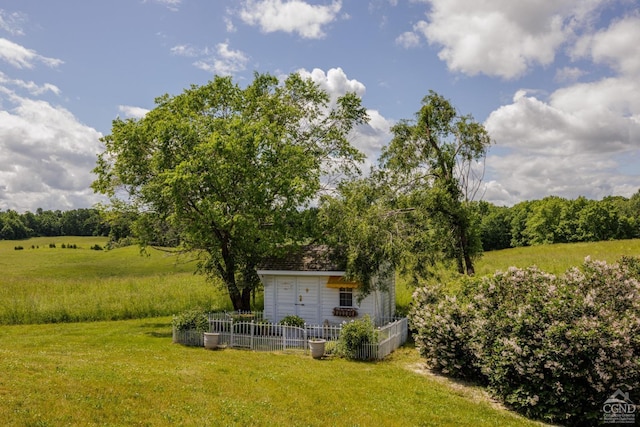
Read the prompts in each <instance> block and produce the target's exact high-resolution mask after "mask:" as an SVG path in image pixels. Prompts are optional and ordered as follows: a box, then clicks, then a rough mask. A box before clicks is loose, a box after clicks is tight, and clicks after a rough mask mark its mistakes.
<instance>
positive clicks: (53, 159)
mask: <svg viewBox="0 0 640 427" xmlns="http://www.w3.org/2000/svg"><path fill="white" fill-rule="evenodd" d="M255 72H259V73H270V74H273V75H277V76H286V75H289V74H290V73H294V72H299V73H301V74H303V75H304V76H307V77H310V78H312V79H313V80H314V81H315V82H317V83H318V84H319V85H320V86H321V87H322V88H324V89H325V90H326V91H327V92H329V93H330V94H331V95H332V96H339V95H341V94H344V93H346V92H347V91H352V92H353V91H355V92H356V93H357V94H358V95H360V96H361V97H362V101H363V105H364V106H365V107H366V108H367V110H368V113H369V117H370V122H369V124H368V125H366V126H363V127H361V128H359V129H358V130H357V132H355V134H354V135H353V143H354V145H356V146H357V147H358V148H360V149H361V150H362V151H363V152H364V153H365V154H366V155H367V164H366V165H365V167H368V166H369V165H372V164H376V161H377V157H378V155H379V153H380V150H381V149H382V147H384V146H385V145H386V144H388V143H389V141H390V139H391V137H392V134H391V131H390V128H391V126H393V124H394V123H397V122H398V121H399V120H403V119H413V118H414V117H415V114H416V112H417V111H418V110H419V109H420V106H421V101H422V99H423V97H425V96H426V95H427V94H428V93H429V91H430V90H433V91H435V92H437V93H438V94H440V95H442V96H444V97H445V98H447V99H449V100H450V101H451V103H452V105H454V106H455V107H456V109H457V110H458V111H459V113H460V114H464V115H466V114H470V115H472V116H473V117H474V118H475V120H477V121H478V122H481V123H483V124H484V126H485V127H486V129H487V130H488V131H489V134H490V136H491V138H492V141H493V143H492V145H491V148H490V150H489V152H488V155H487V158H486V162H485V164H484V180H483V185H482V188H481V191H479V193H478V196H477V197H478V198H482V199H483V200H486V201H489V202H491V203H494V204H496V205H505V206H512V205H514V204H516V203H518V202H521V201H524V200H536V199H541V198H543V197H546V196H550V195H555V196H560V197H565V198H570V199H574V198H577V197H579V196H584V197H587V198H590V199H597V200H600V199H602V198H603V197H606V196H618V195H619V196H625V197H630V196H631V195H632V194H634V193H636V192H637V191H638V190H639V189H640V2H639V1H638V0H518V1H514V0H482V1H480V0H315V1H312V0H304V1H303V0H215V1H211V0H109V1H106V0H103V1H99V0H94V1H86V0H63V1H42V0H2V2H0V210H7V209H11V210H16V211H18V212H25V211H31V212H35V211H36V210H37V209H38V208H42V209H45V210H49V209H51V210H56V209H60V210H69V209H77V208H88V207H92V206H93V205H94V204H95V203H98V202H103V201H104V199H103V198H102V197H101V196H99V195H96V194H94V193H93V191H92V190H91V189H90V185H91V182H92V181H93V180H94V179H95V176H94V175H93V174H92V172H91V171H92V169H93V168H94V166H95V162H96V158H97V155H98V153H100V152H101V151H102V150H103V146H102V144H101V142H100V138H101V137H102V136H105V135H108V134H109V133H110V131H111V124H112V120H113V119H115V118H116V117H120V118H128V117H133V118H139V117H142V116H143V115H144V114H145V113H146V112H147V111H149V110H150V109H153V107H154V99H155V98H156V97H158V96H161V95H163V94H171V95H177V94H179V93H181V92H182V91H183V90H184V89H186V88H188V87H190V86H191V85H192V84H195V85H203V84H206V83H207V82H208V81H210V80H211V79H212V78H213V77H214V75H230V76H232V77H233V79H234V81H235V82H236V83H238V84H239V85H245V84H248V83H250V82H251V81H252V80H253V76H254V73H255Z"/></svg>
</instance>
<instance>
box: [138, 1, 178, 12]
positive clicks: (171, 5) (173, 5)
mask: <svg viewBox="0 0 640 427" xmlns="http://www.w3.org/2000/svg"><path fill="white" fill-rule="evenodd" d="M144 2H145V3H146V2H147V0H144ZM153 2H154V3H158V4H161V5H163V6H166V7H167V9H169V10H170V11H172V12H177V11H178V10H180V9H179V6H180V5H181V4H182V0H153Z"/></svg>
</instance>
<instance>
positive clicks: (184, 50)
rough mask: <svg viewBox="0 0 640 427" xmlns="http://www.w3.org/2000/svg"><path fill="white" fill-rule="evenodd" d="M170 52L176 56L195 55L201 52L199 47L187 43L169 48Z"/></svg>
mask: <svg viewBox="0 0 640 427" xmlns="http://www.w3.org/2000/svg"><path fill="white" fill-rule="evenodd" d="M171 53H172V54H173V55H177V56H186V57H191V58H193V57H196V56H199V55H202V54H203V52H202V50H201V49H198V48H195V47H193V46H191V45H188V44H181V45H178V46H174V47H172V48H171Z"/></svg>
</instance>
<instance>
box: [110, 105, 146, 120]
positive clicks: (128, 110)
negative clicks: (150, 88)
mask: <svg viewBox="0 0 640 427" xmlns="http://www.w3.org/2000/svg"><path fill="white" fill-rule="evenodd" d="M118 111H120V112H121V113H122V114H124V116H125V117H132V118H136V119H141V118H142V117H144V116H145V115H146V114H147V113H148V112H149V110H148V109H146V108H141V107H133V106H131V105H118Z"/></svg>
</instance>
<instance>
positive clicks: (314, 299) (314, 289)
mask: <svg viewBox="0 0 640 427" xmlns="http://www.w3.org/2000/svg"><path fill="white" fill-rule="evenodd" d="M297 285H298V286H297V291H298V316H300V317H302V318H303V319H304V320H306V322H307V323H309V324H312V325H319V324H320V323H322V322H321V320H320V310H319V309H320V306H319V300H320V296H319V292H320V288H319V287H318V278H317V277H299V278H298V283H297Z"/></svg>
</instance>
